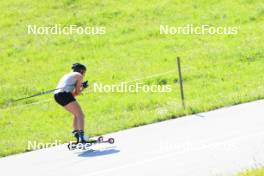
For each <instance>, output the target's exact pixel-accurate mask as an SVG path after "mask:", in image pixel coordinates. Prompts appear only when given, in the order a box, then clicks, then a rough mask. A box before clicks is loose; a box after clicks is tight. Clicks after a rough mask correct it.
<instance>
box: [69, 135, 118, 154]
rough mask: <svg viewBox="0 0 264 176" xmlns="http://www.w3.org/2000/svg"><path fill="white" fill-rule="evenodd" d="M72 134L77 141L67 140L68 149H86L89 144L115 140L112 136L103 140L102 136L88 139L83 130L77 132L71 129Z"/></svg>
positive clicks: (110, 142) (111, 142)
mask: <svg viewBox="0 0 264 176" xmlns="http://www.w3.org/2000/svg"><path fill="white" fill-rule="evenodd" d="M73 135H74V136H75V138H76V139H77V141H75V142H73V141H71V142H69V144H68V149H69V150H75V149H83V150H86V149H88V148H89V147H90V146H91V145H94V144H100V143H109V144H113V143H114V142H115V140H114V138H108V139H107V140H104V138H103V136H100V137H98V138H97V139H89V138H88V137H86V136H84V134H83V131H81V132H77V131H73Z"/></svg>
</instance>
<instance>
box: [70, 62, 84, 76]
mask: <svg viewBox="0 0 264 176" xmlns="http://www.w3.org/2000/svg"><path fill="white" fill-rule="evenodd" d="M72 70H73V71H74V72H79V73H81V74H82V73H83V72H84V71H86V66H85V65H83V64H80V63H75V64H72Z"/></svg>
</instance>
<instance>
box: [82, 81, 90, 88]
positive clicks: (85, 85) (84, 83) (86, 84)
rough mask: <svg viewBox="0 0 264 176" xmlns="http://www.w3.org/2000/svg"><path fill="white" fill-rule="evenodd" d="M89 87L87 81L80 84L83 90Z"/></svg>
mask: <svg viewBox="0 0 264 176" xmlns="http://www.w3.org/2000/svg"><path fill="white" fill-rule="evenodd" d="M88 86H89V83H88V81H84V82H83V83H82V87H83V88H84V89H85V88H87V87H88Z"/></svg>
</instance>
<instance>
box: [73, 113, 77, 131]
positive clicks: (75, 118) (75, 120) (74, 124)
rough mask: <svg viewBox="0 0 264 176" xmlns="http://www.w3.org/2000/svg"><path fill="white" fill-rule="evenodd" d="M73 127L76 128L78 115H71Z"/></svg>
mask: <svg viewBox="0 0 264 176" xmlns="http://www.w3.org/2000/svg"><path fill="white" fill-rule="evenodd" d="M73 129H74V130H78V117H76V116H73Z"/></svg>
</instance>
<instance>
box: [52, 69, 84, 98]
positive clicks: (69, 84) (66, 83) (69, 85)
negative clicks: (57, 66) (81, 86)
mask: <svg viewBox="0 0 264 176" xmlns="http://www.w3.org/2000/svg"><path fill="white" fill-rule="evenodd" d="M79 74H80V73H78V72H71V73H68V74H66V75H64V76H63V77H62V78H61V79H60V81H59V83H58V85H57V87H56V89H57V90H55V91H54V94H56V93H59V92H72V91H73V90H74V88H75V86H76V83H77V80H76V79H75V76H76V75H79Z"/></svg>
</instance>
